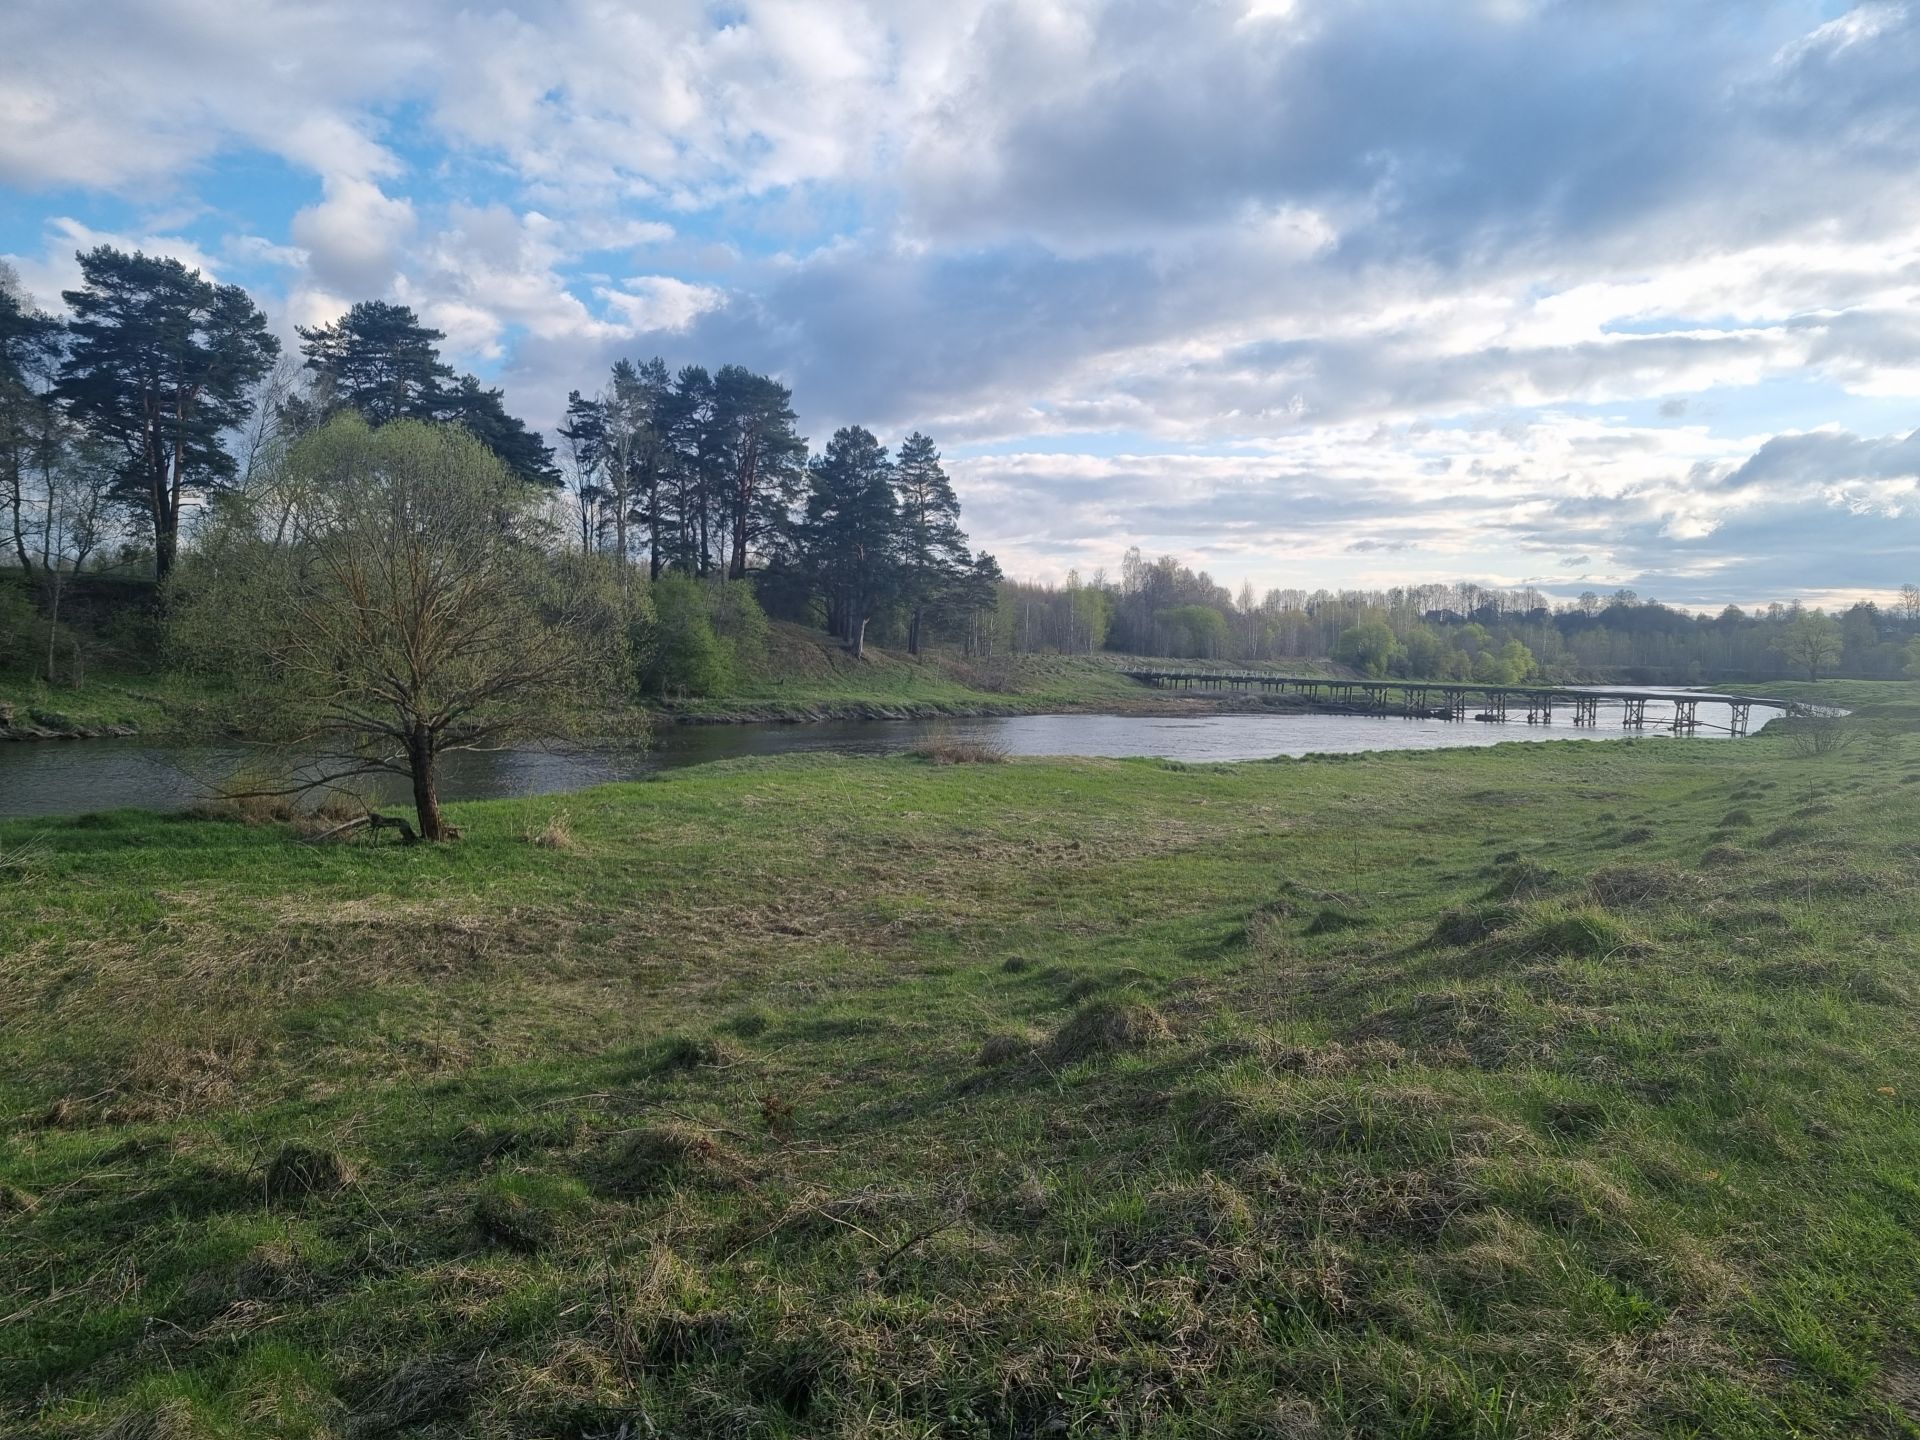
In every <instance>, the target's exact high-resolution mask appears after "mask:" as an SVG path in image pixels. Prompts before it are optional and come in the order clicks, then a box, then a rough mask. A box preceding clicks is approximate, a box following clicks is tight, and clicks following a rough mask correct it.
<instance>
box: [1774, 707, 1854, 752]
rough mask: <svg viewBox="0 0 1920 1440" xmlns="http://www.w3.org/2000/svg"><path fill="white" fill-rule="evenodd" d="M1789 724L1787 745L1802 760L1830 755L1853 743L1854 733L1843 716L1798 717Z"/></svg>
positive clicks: (1818, 715) (1816, 715)
mask: <svg viewBox="0 0 1920 1440" xmlns="http://www.w3.org/2000/svg"><path fill="white" fill-rule="evenodd" d="M1790 724H1791V728H1790V729H1789V730H1788V731H1787V744H1788V745H1789V746H1791V747H1792V749H1793V753H1794V754H1795V755H1798V756H1801V757H1802V758H1811V757H1812V756H1815V755H1831V754H1834V753H1835V752H1836V751H1840V750H1844V749H1846V748H1847V747H1848V746H1849V745H1851V744H1852V743H1853V737H1854V731H1853V728H1852V727H1851V726H1849V725H1848V724H1847V722H1846V717H1845V716H1844V715H1823V714H1809V715H1800V716H1796V717H1795V718H1794V719H1793V720H1792V721H1791V722H1790Z"/></svg>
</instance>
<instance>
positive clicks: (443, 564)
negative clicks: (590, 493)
mask: <svg viewBox="0 0 1920 1440" xmlns="http://www.w3.org/2000/svg"><path fill="white" fill-rule="evenodd" d="M285 463H286V464H287V465H289V466H290V467H292V468H293V469H294V470H296V471H298V472H301V474H302V475H303V476H305V477H306V478H305V479H304V480H303V481H301V482H298V485H299V488H300V490H301V492H302V493H303V494H304V496H305V497H306V498H305V501H304V504H303V506H302V509H301V512H300V516H299V520H298V523H297V525H296V526H295V527H294V528H293V529H292V530H291V532H290V533H288V534H286V535H285V536H283V537H281V538H280V539H279V540H278V542H276V541H275V539H274V538H273V536H272V534H271V533H270V532H269V531H268V529H267V527H266V526H264V525H262V524H261V523H260V522H259V518H258V517H257V516H254V515H252V514H251V513H250V507H249V506H248V505H247V504H246V503H244V500H241V501H240V502H239V503H235V504H233V505H230V506H227V507H225V513H224V514H223V515H222V517H221V521H220V524H219V525H218V527H216V530H215V532H214V533H212V534H210V535H209V536H208V538H207V543H206V544H205V545H204V546H203V547H201V549H200V550H199V551H198V553H196V554H195V556H194V557H193V561H192V563H191V564H189V565H187V566H186V567H184V568H183V570H182V572H181V574H180V577H179V580H178V582H177V583H176V584H174V585H173V586H172V587H171V589H172V592H173V599H174V602H175V609H176V613H177V614H178V616H179V621H178V634H179V636H180V641H181V644H182V645H183V647H185V648H186V649H187V651H188V653H190V654H192V655H194V656H196V657H197V659H198V660H199V662H200V663H202V664H204V665H209V666H211V667H213V668H217V669H219V670H220V671H222V672H224V673H225V674H227V675H228V676H230V677H231V678H232V679H233V680H234V682H235V683H236V684H237V685H238V686H239V687H240V689H241V692H242V693H243V694H245V695H246V696H247V700H248V704H249V705H250V707H252V708H253V710H254V712H255V714H256V715H257V716H258V717H260V718H261V719H262V720H265V721H272V720H276V719H277V720H278V722H279V726H278V728H279V729H280V730H281V732H282V734H283V735H284V736H285V737H286V739H287V740H288V743H289V744H290V745H291V746H293V747H295V750H296V753H300V754H302V755H303V756H304V757H306V761H307V764H308V765H309V766H310V767H311V768H309V769H308V770H307V771H306V772H305V773H304V774H303V775H301V776H297V777H294V778H291V779H290V780H289V781H288V785H287V788H288V789H289V790H293V789H306V788H312V787H313V786H315V785H320V784H339V783H341V782H343V781H346V780H348V779H350V778H351V777H354V776H361V775H375V774H393V775H400V776H404V777H405V778H406V779H407V780H408V781H409V783H410V785H411V788H412V792H413V800H414V808H415V811H416V813H417V815H418V817H419V826H420V834H421V836H422V837H424V838H425V839H428V840H441V839H445V838H447V837H448V833H449V832H448V827H447V824H446V821H445V818H444V817H443V815H442V814H441V810H440V800H439V791H438V783H437V777H438V762H439V759H440V757H441V756H442V755H445V754H446V753H448V752H450V751H456V750H493V749H498V748H500V747H501V746H503V745H507V744H510V743H513V742H515V741H523V740H528V739H537V738H542V737H549V736H557V735H563V734H567V733H570V732H571V731H573V730H574V729H576V728H577V727H578V725H579V724H581V723H592V721H593V720H595V719H597V714H596V712H597V708H598V705H597V702H599V701H602V700H605V699H609V698H611V697H612V696H614V695H615V694H617V693H618V691H619V690H620V689H621V688H622V687H623V685H624V684H625V683H626V680H627V677H628V676H629V675H630V665H629V660H628V648H627V647H628V636H629V625H628V620H629V615H628V610H627V608H626V605H625V601H624V597H623V595H622V592H621V590H620V587H619V586H618V585H617V584H615V583H614V581H613V575H612V571H611V568H610V567H608V566H607V565H605V564H604V563H601V562H599V561H598V560H597V559H596V558H595V557H591V556H583V555H579V554H577V553H576V552H573V551H571V550H563V551H561V552H560V553H559V554H557V555H556V554H553V553H550V552H549V549H548V542H549V541H550V540H551V539H553V538H554V537H553V536H552V535H551V534H550V533H549V531H548V528H547V526H546V523H545V522H544V520H543V519H542V507H541V506H540V505H539V504H538V501H537V498H536V495H535V492H532V491H530V490H529V489H528V487H526V486H525V485H523V484H521V483H520V482H519V481H518V480H517V479H516V478H515V477H514V476H513V475H512V473H511V472H510V471H509V470H508V469H507V468H506V466H505V465H504V464H503V463H502V462H501V461H500V459H499V458H498V457H497V456H495V455H493V454H492V453H491V452H490V451H489V450H487V448H486V447H485V446H483V445H482V444H481V443H480V442H479V441H478V440H476V439H475V438H474V437H472V436H470V435H467V434H466V433H464V432H463V431H460V430H458V429H455V428H452V427H449V426H443V425H429V424H423V423H420V422H417V421H409V420H398V421H394V422H392V423H391V424H388V425H384V426H382V427H380V428H379V429H374V428H372V427H370V426H369V425H368V424H367V423H366V421H364V420H363V419H361V418H360V417H359V416H357V415H352V414H349V415H342V416H339V417H337V418H335V419H334V420H332V421H330V422H329V423H328V424H326V425H325V426H322V427H321V428H320V429H318V430H316V431H314V432H312V433H311V434H309V435H307V436H306V437H304V438H303V439H302V440H301V441H300V442H299V443H298V444H297V445H295V446H294V447H293V448H292V450H291V451H290V452H289V454H288V456H287V459H286V462H285ZM236 615H243V616H245V617H246V623H245V624H241V625H236V624H235V623H234V617H235V616H236ZM316 752H317V753H318V755H319V756H320V759H319V761H318V763H317V765H316V764H315V763H314V762H313V760H312V756H313V755H314V753H316Z"/></svg>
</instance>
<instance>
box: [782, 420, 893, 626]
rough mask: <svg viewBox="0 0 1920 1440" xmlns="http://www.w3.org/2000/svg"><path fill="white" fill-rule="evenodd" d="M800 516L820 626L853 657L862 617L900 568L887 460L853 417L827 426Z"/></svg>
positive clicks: (869, 614) (889, 590) (882, 598)
mask: <svg viewBox="0 0 1920 1440" xmlns="http://www.w3.org/2000/svg"><path fill="white" fill-rule="evenodd" d="M801 524H802V528H801V536H802V544H803V546H804V553H805V557H806V563H807V567H808V570H809V572H810V573H811V575H812V577H813V581H814V584H815V585H816V586H817V587H818V590H819V593H820V594H821V595H822V596H823V597H824V598H825V600H826V605H827V626H828V628H829V629H830V630H832V631H833V633H834V634H836V635H838V636H839V637H840V639H841V641H842V643H843V644H845V646H846V647H847V650H848V652H849V653H850V654H852V655H853V656H854V657H855V658H856V659H857V658H859V657H860V656H861V655H863V654H864V653H865V651H866V634H867V623H868V622H869V621H870V620H871V619H872V618H873V615H874V612H875V611H877V610H878V609H879V608H880V606H881V605H882V604H883V603H885V602H886V601H887V600H888V599H890V598H891V597H892V595H893V593H894V591H895V588H896V585H897V581H898V576H899V553H898V546H899V526H900V511H899V507H898V505H897V504H896V503H895V500H894V492H893V465H892V463H891V462H890V461H889V460H888V459H887V450H886V447H885V446H884V445H882V444H881V443H880V442H879V441H878V440H876V439H875V438H874V437H873V434H872V432H870V431H868V430H866V429H865V428H863V427H861V426H859V425H852V426H848V427H846V428H844V429H841V430H836V431H835V432H834V435H833V438H832V439H831V440H829V441H828V442H827V449H826V453H825V454H824V455H821V456H820V457H819V458H817V459H816V460H815V461H814V462H813V463H812V464H811V465H810V466H808V467H807V505H806V516H805V519H804V520H803V521H802V522H801Z"/></svg>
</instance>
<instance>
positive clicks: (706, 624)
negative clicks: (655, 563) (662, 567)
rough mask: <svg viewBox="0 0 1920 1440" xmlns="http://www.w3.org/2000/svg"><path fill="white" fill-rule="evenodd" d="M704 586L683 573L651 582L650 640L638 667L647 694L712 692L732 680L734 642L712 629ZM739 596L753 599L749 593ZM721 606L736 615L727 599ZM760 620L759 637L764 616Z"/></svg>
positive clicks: (748, 601)
mask: <svg viewBox="0 0 1920 1440" xmlns="http://www.w3.org/2000/svg"><path fill="white" fill-rule="evenodd" d="M722 588H724V587H722ZM709 589H710V587H708V586H705V585H702V584H701V583H700V582H699V581H698V580H694V579H691V578H689V577H687V576H685V575H662V576H661V577H660V578H659V579H658V580H656V581H654V582H653V585H652V587H651V594H652V600H653V611H654V620H653V630H652V635H651V640H652V645H651V647H650V653H649V656H648V659H647V660H646V662H645V663H644V664H643V665H642V667H641V672H640V683H641V687H642V688H643V689H645V690H646V691H647V692H649V693H650V694H654V695H717V694H720V693H721V692H723V691H725V690H726V689H727V688H728V687H729V686H731V685H732V684H733V680H734V645H733V642H732V641H731V640H728V639H727V638H725V637H724V636H722V635H721V634H720V633H719V631H717V630H716V629H715V628H714V623H713V615H712V611H711V609H710V608H709V596H708V591H709ZM743 598H744V602H745V603H746V604H752V596H750V595H749V596H745V597H743ZM726 608H727V609H728V612H729V614H731V615H734V616H735V617H736V618H737V616H738V614H739V613H740V609H741V607H740V605H739V604H737V603H734V602H731V601H730V602H729V603H728V606H727V607H726ZM755 610H756V611H757V610H758V607H757V606H756V607H755ZM760 624H761V631H760V633H761V635H762V636H763V637H764V634H765V625H766V617H765V616H761V619H760Z"/></svg>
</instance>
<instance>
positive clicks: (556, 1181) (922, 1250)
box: [0, 687, 1920, 1440]
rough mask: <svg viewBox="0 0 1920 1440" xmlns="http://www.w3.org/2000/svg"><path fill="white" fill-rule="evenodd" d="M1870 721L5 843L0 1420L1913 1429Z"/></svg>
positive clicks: (1567, 1430)
mask: <svg viewBox="0 0 1920 1440" xmlns="http://www.w3.org/2000/svg"><path fill="white" fill-rule="evenodd" d="M1917 715H1920V704H1916V703H1915V701H1914V691H1913V689H1912V688H1911V687H1908V688H1907V689H1906V690H1905V691H1904V692H1902V693H1901V694H1900V695H1899V696H1898V697H1897V700H1894V701H1888V700H1886V699H1885V698H1884V697H1883V699H1882V703H1881V704H1880V705H1879V707H1878V709H1877V712H1876V714H1875V715H1873V716H1871V717H1868V718H1869V719H1870V720H1872V721H1873V722H1874V723H1873V724H1871V725H1869V726H1866V727H1863V734H1862V738H1861V739H1860V740H1859V741H1858V742H1857V743H1855V744H1853V745H1851V746H1848V747H1846V748H1844V749H1841V750H1838V751H1835V752H1833V753H1828V754H1823V755H1818V756H1810V757H1804V756H1799V755H1796V754H1795V753H1794V752H1793V747H1792V746H1791V745H1790V744H1789V743H1788V742H1787V741H1786V740H1785V739H1784V738H1782V737H1781V736H1778V735H1774V734H1768V735H1762V736H1759V737H1756V738H1754V739H1751V740H1747V741H1741V742H1737V743H1726V742H1710V741H1700V742H1687V741H1674V740H1651V739H1649V740H1633V741H1621V742H1615V743H1611V744H1592V743H1581V742H1564V743H1544V744H1515V745H1510V746H1503V747H1498V748H1493V749H1469V750H1452V751H1442V752H1432V753H1426V754H1418V753H1410V752H1405V753H1398V754H1390V755H1371V756H1357V757H1350V758H1345V759H1338V760H1333V759H1320V760H1312V759H1310V760H1306V761H1291V762H1276V763H1270V764H1253V765H1241V766H1188V765H1175V764H1163V763H1156V762H1148V761H1075V762H1049V761H1013V762H1010V763H1006V764H995V765H947V766H936V765H930V764H926V763H922V762H919V761H914V760H909V759H899V760H849V759H836V758H830V757H814V758H788V759H782V760H778V761H772V762H729V763H726V764H722V765H716V766H711V767H704V768H701V769H697V770H691V771H679V772H672V773H670V774H668V775H667V776H665V777H663V778H661V779H659V780H657V781H654V782H651V783H647V784H640V785H629V786H617V787H610V788H606V789H601V790H595V791H591V792H586V793H582V794H577V795H570V796H566V797H560V798H547V799H541V800H530V801H517V802H494V803H487V804H474V805H463V806H456V807H453V814H454V817H455V818H456V819H457V821H458V823H459V824H460V825H461V826H462V827H463V829H464V831H465V835H466V838H465V839H464V840H463V841H461V842H460V843H459V844H457V845H453V846H448V847H444V848H428V847H418V848H403V847H399V846H396V845H380V846H373V845H369V844H359V843H354V844H334V845H325V846H306V845H302V844H299V843H297V842H296V841H295V840H294V839H292V838H291V837H290V836H287V835H284V834H282V833H281V832H279V831H277V830H275V829H273V828H271V827H268V828H262V827H248V826H244V825H240V824H223V823H218V822H212V821H194V820H182V819H168V818H162V817H155V816H149V815H142V814H136V813H130V812H129V813H118V814H113V815H107V816H97V817H87V818H82V819H77V820H72V821H62V822H52V823H39V824H28V823H14V824H8V825H4V826H0V1126H4V1130H3V1131H0V1187H4V1188H0V1428H4V1427H8V1426H10V1427H11V1430H10V1433H15V1434H20V1435H23V1436H24V1435H34V1436H41V1435H56V1436H57V1435H66V1434H72V1435H95V1434H111V1435H114V1436H117V1437H120V1440H128V1437H134V1436H142V1437H159V1436H166V1437H187V1436H241V1435H258V1434H269V1435H295V1436H315V1437H318V1436H349V1435H352V1436H367V1435H385V1434H395V1435H421V1436H424V1435H442V1436H453V1435H460V1436H468V1435H525V1436H612V1435H616V1434H619V1433H621V1432H622V1427H623V1426H624V1427H625V1433H626V1434H627V1435H629V1436H641V1435H661V1436H667V1435H677V1436H688V1435H714V1436H720V1435H728V1436H732V1435H755V1434H758V1435H770V1436H813V1435H838V1436H867V1437H882V1436H886V1437H907V1436H916V1437H921V1436H924V1437H933V1436H942V1437H948V1436H952V1437H958V1436H994V1437H1000V1436H1049V1435H1067V1436H1075V1435H1100V1436H1129V1437H1140V1436H1196V1437H1198V1436H1239V1437H1253V1436H1315V1435H1334V1436H1337V1435H1353V1436H1403V1435H1407V1436H1431V1437H1440V1436H1447V1437H1462V1436H1485V1437H1503V1436H1586V1435H1609V1436H1614V1435H1627V1436H1632V1435H1672V1436H1715V1437H1719V1436H1751V1437H1762V1436H1765V1437H1772V1436H1781V1435H1804V1436H1857V1435H1867V1436H1875V1435H1878V1436H1900V1435H1907V1436H1912V1435H1916V1434H1920V1427H1917V1426H1916V1422H1915V1419H1914V1415H1915V1406H1916V1404H1920V1398H1917V1397H1920V1350H1917V1347H1916V1341H1915V1335H1914V1320H1915V1295H1916V1291H1917V1290H1920V1251H1917V1250H1916V1247H1915V1245H1914V1244H1913V1234H1914V1230H1915V1227H1916V1225H1920V1114H1916V1111H1915V1108H1914V1103H1913V1101H1914V1094H1913V1086H1914V1084H1915V1080H1914V1076H1915V1075H1916V1073H1920V1063H1917V1062H1920V1036H1917V1035H1916V1030H1915V1023H1914V1018H1913V1017H1914V1014H1915V1003H1916V1001H1917V1000H1920V956H1917V955H1916V935H1920V897H1917V896H1916V893H1915V886H1914V880H1913V874H1914V857H1915V855H1916V853H1920V841H1916V840H1915V838H1914V837H1915V835H1916V832H1917V828H1920V733H1916V730H1915V717H1916V716H1917ZM560 811H564V812H566V816H567V822H566V824H565V825H564V826H562V827H559V828H560V829H561V830H563V831H564V832H566V833H567V834H568V835H569V836H570V839H569V841H568V843H567V844H566V845H565V846H560V847H556V846H554V845H553V844H551V843H548V844H542V843H537V841H538V838H539V837H540V836H542V834H543V833H549V834H550V833H551V832H550V831H549V821H550V819H551V818H552V817H553V816H554V815H555V814H556V813H557V812H560ZM1735 817H1738V818H1735Z"/></svg>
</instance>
